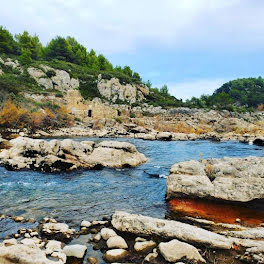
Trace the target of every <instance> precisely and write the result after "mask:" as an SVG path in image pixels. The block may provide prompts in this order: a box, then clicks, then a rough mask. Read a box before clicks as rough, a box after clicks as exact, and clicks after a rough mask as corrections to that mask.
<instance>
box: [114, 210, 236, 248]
mask: <svg viewBox="0 0 264 264" xmlns="http://www.w3.org/2000/svg"><path fill="white" fill-rule="evenodd" d="M112 225H113V226H114V227H115V228H116V229H117V230H119V231H122V232H129V233H133V234H136V235H143V236H153V235H154V236H160V237H163V238H172V239H173V238H176V239H179V240H181V241H185V242H187V243H195V244H205V245H207V246H210V247H212V248H222V249H230V248H231V247H232V244H233V241H232V240H231V239H228V238H226V237H225V236H222V235H218V234H216V233H213V232H210V231H207V230H205V229H202V228H199V227H196V226H192V225H189V224H185V223H181V222H178V221H170V220H163V219H157V218H152V217H148V216H142V215H137V214H129V213H126V212H120V211H119V212H115V213H114V215H113V218H112Z"/></svg>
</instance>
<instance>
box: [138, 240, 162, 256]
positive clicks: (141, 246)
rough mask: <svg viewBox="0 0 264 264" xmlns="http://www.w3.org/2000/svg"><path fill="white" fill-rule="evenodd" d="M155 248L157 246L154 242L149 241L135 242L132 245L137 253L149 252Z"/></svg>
mask: <svg viewBox="0 0 264 264" xmlns="http://www.w3.org/2000/svg"><path fill="white" fill-rule="evenodd" d="M156 246H157V244H156V242H155V241H152V240H150V241H143V242H136V243H135V245H134V249H135V250H136V251H137V252H139V253H143V252H148V251H151V250H152V249H153V248H155V247H156Z"/></svg>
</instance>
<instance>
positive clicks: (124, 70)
mask: <svg viewBox="0 0 264 264" xmlns="http://www.w3.org/2000/svg"><path fill="white" fill-rule="evenodd" d="M123 73H124V74H126V75H127V76H129V77H132V75H133V71H132V70H131V69H130V67H129V66H125V67H124V69H123Z"/></svg>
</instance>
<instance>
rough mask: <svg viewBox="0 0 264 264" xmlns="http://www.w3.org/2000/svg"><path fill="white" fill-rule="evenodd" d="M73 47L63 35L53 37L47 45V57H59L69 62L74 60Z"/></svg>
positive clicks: (49, 58)
mask: <svg viewBox="0 0 264 264" xmlns="http://www.w3.org/2000/svg"><path fill="white" fill-rule="evenodd" d="M73 57H74V56H73V52H72V47H71V45H70V44H69V42H68V41H67V40H66V39H65V38H63V37H59V36H58V37H56V38H55V39H52V40H51V41H50V42H49V44H48V45H47V47H46V50H45V58H46V59H47V60H52V59H58V60H63V61H67V62H73V60H74V58H73Z"/></svg>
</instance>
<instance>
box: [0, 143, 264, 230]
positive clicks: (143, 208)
mask: <svg viewBox="0 0 264 264" xmlns="http://www.w3.org/2000/svg"><path fill="white" fill-rule="evenodd" d="M74 140H76V141H82V140H95V141H102V140H110V139H103V138H100V139H98V138H94V139H91V138H74ZM111 140H113V139H111ZM114 140H120V141H127V142H130V143H132V144H134V145H135V146H136V147H137V149H138V151H139V152H142V153H144V154H145V155H146V157H147V158H148V159H149V160H148V162H147V163H145V164H143V165H141V166H139V167H136V168H125V169H107V168H106V169H103V170H80V171H74V172H71V173H60V174H43V173H39V172H32V171H20V172H14V171H7V170H6V169H5V168H3V167H1V168H0V201H1V204H0V212H1V213H2V214H9V215H23V216H24V217H34V218H36V219H37V220H39V219H41V218H43V217H45V216H49V217H54V218H56V219H58V220H60V221H64V222H66V223H69V224H71V225H73V226H75V225H76V226H77V225H78V224H79V223H80V222H81V220H83V219H87V220H93V219H100V218H102V217H103V216H109V215H111V214H112V213H113V212H114V211H115V210H124V211H127V212H133V213H140V214H145V215H149V216H153V217H159V218H164V217H165V215H166V213H167V210H168V207H167V205H166V202H165V189H166V177H167V176H168V174H169V169H170V167H171V165H173V164H174V163H176V162H180V161H185V160H190V159H204V158H222V157H226V156H228V157H246V156H250V155H251V156H264V149H263V148H261V147H257V146H254V145H248V144H243V143H239V142H232V141H228V142H211V141H174V142H162V141H144V140H140V139H114Z"/></svg>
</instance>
